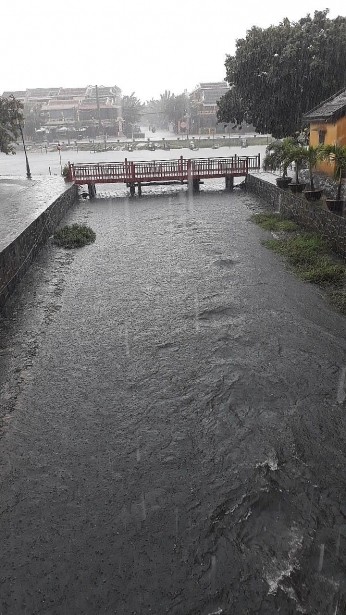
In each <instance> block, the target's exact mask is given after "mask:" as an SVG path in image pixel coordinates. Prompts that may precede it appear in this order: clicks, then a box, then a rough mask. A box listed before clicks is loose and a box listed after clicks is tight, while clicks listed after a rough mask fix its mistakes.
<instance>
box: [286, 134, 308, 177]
mask: <svg viewBox="0 0 346 615" xmlns="http://www.w3.org/2000/svg"><path fill="white" fill-rule="evenodd" d="M288 160H289V162H290V164H292V163H293V162H294V167H295V184H296V185H297V184H299V183H300V182H299V170H300V169H301V167H302V164H303V162H304V161H305V160H306V148H305V147H303V146H302V145H298V144H295V143H293V144H292V145H291V146H290V148H289V151H288Z"/></svg>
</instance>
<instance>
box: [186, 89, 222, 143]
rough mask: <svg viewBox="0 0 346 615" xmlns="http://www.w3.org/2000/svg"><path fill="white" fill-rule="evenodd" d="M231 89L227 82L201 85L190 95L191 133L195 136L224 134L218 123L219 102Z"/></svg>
mask: <svg viewBox="0 0 346 615" xmlns="http://www.w3.org/2000/svg"><path fill="white" fill-rule="evenodd" d="M229 89H230V87H229V85H228V84H227V83H226V81H217V82H207V83H200V84H199V85H198V86H197V88H196V89H195V90H193V92H191V94H190V118H189V131H190V132H192V133H195V134H214V133H215V132H223V130H224V128H223V124H219V123H218V121H217V102H218V101H219V100H220V98H221V96H224V95H225V94H226V93H227V92H228V91H229Z"/></svg>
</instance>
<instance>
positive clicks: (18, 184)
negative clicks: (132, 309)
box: [0, 175, 67, 251]
mask: <svg viewBox="0 0 346 615" xmlns="http://www.w3.org/2000/svg"><path fill="white" fill-rule="evenodd" d="M66 187H67V186H66V184H65V182H64V180H63V178H62V177H53V176H47V177H45V178H42V177H34V178H33V179H31V180H29V179H23V178H21V177H17V176H12V175H11V176H10V175H9V176H3V175H2V176H0V251H1V250H3V249H4V248H5V247H6V246H7V245H8V244H9V243H10V242H11V241H13V239H15V238H16V237H18V235H20V233H22V232H23V231H24V230H25V229H26V228H27V227H28V226H29V224H31V222H33V220H35V219H36V218H37V217H38V216H39V215H40V214H41V213H42V212H43V211H45V209H47V207H48V206H49V205H50V204H51V203H53V201H55V200H56V199H57V198H58V197H59V196H60V195H61V193H62V192H64V190H66Z"/></svg>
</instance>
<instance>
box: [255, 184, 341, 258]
mask: <svg viewBox="0 0 346 615" xmlns="http://www.w3.org/2000/svg"><path fill="white" fill-rule="evenodd" d="M246 187H247V190H249V191H250V192H252V193H253V194H255V195H256V196H258V197H260V198H261V199H263V200H264V202H265V206H266V207H267V208H268V209H271V210H273V211H279V212H280V213H281V214H282V215H283V216H285V217H286V218H290V219H292V220H294V221H295V222H297V223H298V224H301V225H302V226H303V227H304V228H306V229H308V230H311V231H316V232H318V233H319V234H320V235H321V236H322V237H323V238H324V239H326V240H327V241H328V242H329V243H330V244H331V246H332V248H333V250H334V251H335V252H337V253H338V254H340V255H341V256H343V257H344V258H346V218H345V217H341V216H337V215H336V214H333V213H331V212H330V211H327V210H325V209H322V208H321V206H320V205H316V203H310V202H309V201H307V200H306V199H305V197H304V196H300V195H294V194H292V193H291V192H289V190H281V189H280V188H278V187H277V186H276V185H274V184H271V183H269V182H266V181H264V180H263V179H260V178H259V177H255V176H253V175H248V176H247V178H246Z"/></svg>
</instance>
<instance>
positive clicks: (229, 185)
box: [225, 175, 234, 190]
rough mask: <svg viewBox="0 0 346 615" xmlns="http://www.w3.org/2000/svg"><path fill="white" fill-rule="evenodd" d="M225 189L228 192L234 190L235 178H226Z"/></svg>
mask: <svg viewBox="0 0 346 615" xmlns="http://www.w3.org/2000/svg"><path fill="white" fill-rule="evenodd" d="M225 188H226V190H233V188H234V177H233V176H232V175H231V176H230V177H225Z"/></svg>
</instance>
